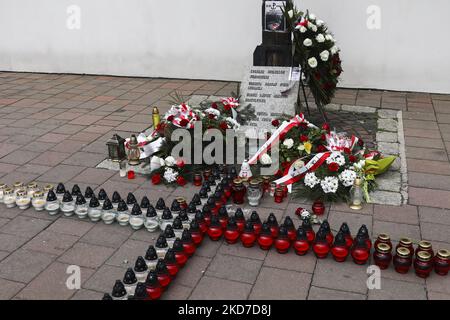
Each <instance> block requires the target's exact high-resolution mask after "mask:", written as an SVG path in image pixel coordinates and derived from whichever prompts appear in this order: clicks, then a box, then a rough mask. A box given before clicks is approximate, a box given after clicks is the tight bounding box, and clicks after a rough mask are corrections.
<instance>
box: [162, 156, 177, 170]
mask: <svg viewBox="0 0 450 320" xmlns="http://www.w3.org/2000/svg"><path fill="white" fill-rule="evenodd" d="M164 163H165V165H166V166H168V167H173V166H174V165H175V158H174V157H172V156H168V157H167V158H166V159H165V160H164Z"/></svg>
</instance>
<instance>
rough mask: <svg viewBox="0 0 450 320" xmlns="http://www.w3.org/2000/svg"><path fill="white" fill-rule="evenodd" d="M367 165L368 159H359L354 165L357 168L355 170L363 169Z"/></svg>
mask: <svg viewBox="0 0 450 320" xmlns="http://www.w3.org/2000/svg"><path fill="white" fill-rule="evenodd" d="M365 165H366V160H360V161H358V162H357V163H355V164H354V165H353V168H354V169H355V170H358V171H359V170H362V169H363V168H364V166H365Z"/></svg>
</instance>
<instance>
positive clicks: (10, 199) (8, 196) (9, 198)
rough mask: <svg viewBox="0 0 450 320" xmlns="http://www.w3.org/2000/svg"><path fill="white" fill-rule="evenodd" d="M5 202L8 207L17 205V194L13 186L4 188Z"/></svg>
mask: <svg viewBox="0 0 450 320" xmlns="http://www.w3.org/2000/svg"><path fill="white" fill-rule="evenodd" d="M3 203H4V204H5V205H6V207H7V208H13V207H15V206H16V195H15V193H14V190H13V189H12V188H5V189H3Z"/></svg>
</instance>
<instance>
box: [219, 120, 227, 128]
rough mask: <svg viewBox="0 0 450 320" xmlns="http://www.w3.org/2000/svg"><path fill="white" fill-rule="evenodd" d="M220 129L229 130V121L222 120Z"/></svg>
mask: <svg viewBox="0 0 450 320" xmlns="http://www.w3.org/2000/svg"><path fill="white" fill-rule="evenodd" d="M220 129H222V130H227V129H228V125H227V123H226V122H225V121H222V122H221V123H220Z"/></svg>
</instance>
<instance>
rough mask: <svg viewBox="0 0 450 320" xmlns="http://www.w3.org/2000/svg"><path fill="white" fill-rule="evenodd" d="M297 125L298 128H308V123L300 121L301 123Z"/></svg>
mask: <svg viewBox="0 0 450 320" xmlns="http://www.w3.org/2000/svg"><path fill="white" fill-rule="evenodd" d="M298 127H299V128H300V129H308V125H307V124H306V123H304V122H301V123H300V124H299V125H298Z"/></svg>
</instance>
